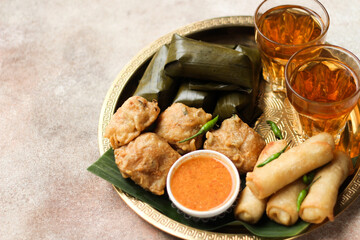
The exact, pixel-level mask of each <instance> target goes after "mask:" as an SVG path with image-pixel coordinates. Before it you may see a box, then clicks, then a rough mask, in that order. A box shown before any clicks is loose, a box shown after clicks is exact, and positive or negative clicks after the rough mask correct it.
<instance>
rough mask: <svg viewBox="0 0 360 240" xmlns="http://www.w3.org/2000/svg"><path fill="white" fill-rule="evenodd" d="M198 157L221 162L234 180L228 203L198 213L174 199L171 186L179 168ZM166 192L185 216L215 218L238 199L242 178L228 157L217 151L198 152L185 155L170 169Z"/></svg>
mask: <svg viewBox="0 0 360 240" xmlns="http://www.w3.org/2000/svg"><path fill="white" fill-rule="evenodd" d="M198 156H210V157H211V156H213V157H214V158H215V159H216V160H218V161H221V163H223V164H224V165H225V166H226V168H227V169H228V171H229V173H230V175H231V179H232V188H231V192H230V194H229V197H228V198H227V199H226V201H225V202H224V203H222V204H220V205H219V206H218V207H215V208H212V209H210V210H207V211H197V210H193V209H189V208H187V207H185V206H184V205H182V204H181V203H179V202H178V201H177V200H176V198H175V197H174V195H173V194H172V191H171V185H170V182H171V178H172V176H173V174H174V172H175V171H176V170H177V168H178V167H179V166H180V165H181V164H183V163H184V162H186V161H188V160H191V159H193V158H194V157H198ZM166 190H167V192H168V195H169V197H170V200H171V201H172V202H173V203H174V205H175V206H176V207H177V208H178V209H180V210H181V211H182V212H184V213H185V214H188V215H189V216H192V217H197V218H210V217H215V216H217V215H219V214H221V213H223V212H225V211H226V210H227V209H229V208H230V207H231V206H232V204H233V203H234V201H235V200H236V198H237V196H238V194H239V191H240V177H239V173H238V170H237V169H236V167H235V165H234V163H233V162H232V161H231V160H230V159H229V158H228V157H226V156H225V155H224V154H222V153H219V152H216V151H212V150H197V151H193V152H190V153H188V154H185V155H184V156H182V157H180V158H179V159H178V160H177V161H176V162H175V163H174V164H173V165H172V167H171V168H170V171H169V173H168V175H167V179H166Z"/></svg>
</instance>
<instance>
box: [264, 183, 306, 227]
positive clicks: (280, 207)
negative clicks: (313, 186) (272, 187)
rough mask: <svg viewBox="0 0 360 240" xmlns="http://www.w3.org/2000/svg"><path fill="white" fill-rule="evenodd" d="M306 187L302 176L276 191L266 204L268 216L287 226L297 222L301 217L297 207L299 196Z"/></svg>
mask: <svg viewBox="0 0 360 240" xmlns="http://www.w3.org/2000/svg"><path fill="white" fill-rule="evenodd" d="M305 187H306V185H305V184H304V183H303V181H302V179H301V178H300V179H298V180H296V181H295V182H292V183H290V184H289V185H287V186H285V187H284V188H282V189H281V190H279V191H278V192H276V193H274V194H273V195H272V196H271V197H270V199H269V201H268V203H267V205H266V214H267V216H268V217H269V218H270V219H272V220H273V221H275V222H277V223H279V224H282V225H286V226H290V225H293V224H294V223H296V221H297V220H298V219H299V213H298V211H297V208H296V207H297V197H298V195H299V193H300V192H301V190H303V189H304V188H305Z"/></svg>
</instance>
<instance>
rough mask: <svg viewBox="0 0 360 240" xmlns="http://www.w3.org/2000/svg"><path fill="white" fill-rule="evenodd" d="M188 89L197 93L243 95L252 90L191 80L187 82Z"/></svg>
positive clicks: (233, 85) (219, 83)
mask: <svg viewBox="0 0 360 240" xmlns="http://www.w3.org/2000/svg"><path fill="white" fill-rule="evenodd" d="M189 89H191V90H198V91H208V92H213V91H221V92H223V91H225V92H234V91H236V92H244V93H251V91H252V89H245V88H243V87H241V86H238V85H235V84H227V83H221V82H204V81H198V80H191V81H190V82H189Z"/></svg>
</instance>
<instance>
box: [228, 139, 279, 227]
mask: <svg viewBox="0 0 360 240" xmlns="http://www.w3.org/2000/svg"><path fill="white" fill-rule="evenodd" d="M285 146H286V141H285V140H280V141H276V142H270V143H269V144H267V145H266V146H265V148H264V149H263V150H262V152H261V153H260V155H259V158H258V161H257V162H256V165H257V164H259V163H262V162H263V161H265V160H266V159H267V158H268V157H269V156H271V155H272V154H274V153H277V152H279V151H281V150H282V149H283V148H284V147H285ZM254 171H256V167H255V168H254ZM266 202H267V199H258V198H256V197H255V196H254V194H253V193H252V192H251V190H250V189H249V188H248V187H245V188H244V189H243V190H242V191H241V193H240V197H239V200H238V203H237V205H236V208H235V211H234V213H235V217H236V218H237V219H239V220H242V221H245V222H248V223H252V224H255V223H257V222H258V221H259V220H260V218H261V217H262V215H263V214H264V212H265V207H266Z"/></svg>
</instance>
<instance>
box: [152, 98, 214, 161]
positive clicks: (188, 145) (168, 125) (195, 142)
mask: <svg viewBox="0 0 360 240" xmlns="http://www.w3.org/2000/svg"><path fill="white" fill-rule="evenodd" d="M210 119H211V114H209V113H206V112H205V111H204V110H203V109H201V108H193V107H188V106H186V105H184V104H182V103H174V104H172V105H171V106H170V107H168V108H167V109H166V110H165V111H164V112H162V113H161V114H160V116H159V118H158V121H157V125H156V128H155V133H156V134H158V135H159V136H160V137H162V138H164V139H166V141H167V142H168V143H169V144H170V145H171V146H172V147H174V148H175V149H176V150H177V151H178V152H179V153H180V154H185V153H188V152H191V151H194V150H197V149H199V148H200V147H201V146H202V143H203V139H202V136H197V137H196V138H193V139H191V140H189V141H186V142H183V143H179V141H181V140H184V139H186V138H189V137H191V136H193V135H194V134H196V133H197V132H198V131H199V130H200V128H201V127H202V126H203V125H204V124H205V123H206V122H208V121H209V120H210Z"/></svg>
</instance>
